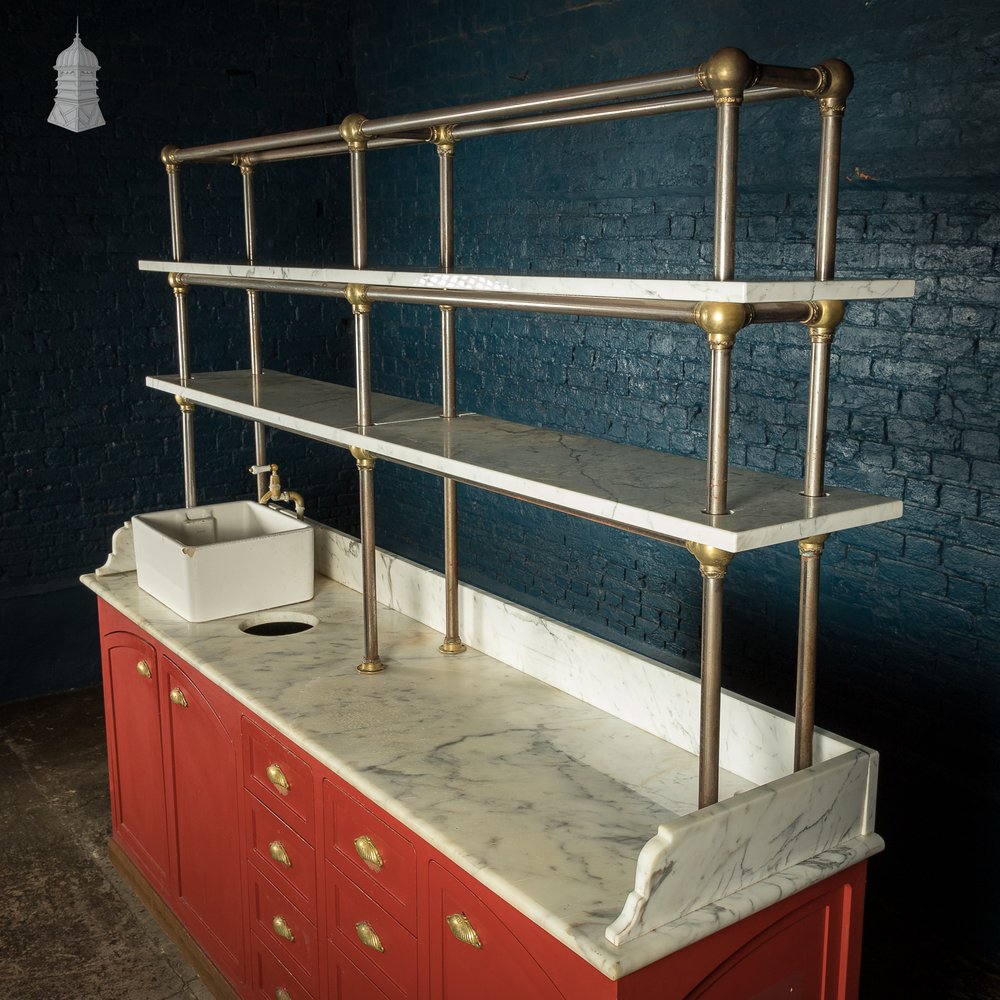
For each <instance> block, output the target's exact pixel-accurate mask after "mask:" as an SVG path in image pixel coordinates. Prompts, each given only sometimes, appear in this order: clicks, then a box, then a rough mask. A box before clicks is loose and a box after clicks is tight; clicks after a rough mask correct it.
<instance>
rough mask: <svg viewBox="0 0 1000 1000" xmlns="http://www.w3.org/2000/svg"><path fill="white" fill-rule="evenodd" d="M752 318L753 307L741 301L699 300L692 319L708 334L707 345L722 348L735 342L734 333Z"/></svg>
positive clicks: (715, 348)
mask: <svg viewBox="0 0 1000 1000" xmlns="http://www.w3.org/2000/svg"><path fill="white" fill-rule="evenodd" d="M752 319H753V309H752V308H751V307H750V306H748V305H746V304H745V303H743V302H699V303H698V305H696V306H695V308H694V321H695V322H696V323H697V324H698V326H700V327H701V328H702V329H703V330H704V331H705V333H706V334H707V335H708V346H709V347H711V348H712V349H713V350H724V349H725V348H727V347H732V346H733V344H735V343H736V334H737V333H738V332H739V331H740V330H742V329H743V327H745V326H746V325H747V324H748V323H750V322H751V320H752Z"/></svg>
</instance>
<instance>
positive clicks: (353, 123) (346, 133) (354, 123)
mask: <svg viewBox="0 0 1000 1000" xmlns="http://www.w3.org/2000/svg"><path fill="white" fill-rule="evenodd" d="M366 121H368V119H367V118H365V116H364V115H362V114H359V113H358V112H355V113H354V114H351V115H348V116H347V117H346V118H345V119H344V120H343V121H342V122H341V123H340V138H341V139H343V140H344V142H346V143H347V147H348V149H353V150H359V149H365V148H366V147H367V145H368V137H367V136H366V135H365V134H364V132H362V129H363V128H364V124H365V122H366Z"/></svg>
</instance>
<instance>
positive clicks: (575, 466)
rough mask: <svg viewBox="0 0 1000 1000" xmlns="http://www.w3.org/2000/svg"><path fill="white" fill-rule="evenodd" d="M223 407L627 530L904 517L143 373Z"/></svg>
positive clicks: (430, 418) (720, 536) (347, 402)
mask: <svg viewBox="0 0 1000 1000" xmlns="http://www.w3.org/2000/svg"><path fill="white" fill-rule="evenodd" d="M146 384H147V385H148V386H150V387H151V388H153V389H159V390H160V391H162V392H168V393H170V394H171V395H178V394H181V395H183V396H185V397H186V398H187V399H189V400H190V401H191V402H193V403H196V404H200V405H202V406H206V407H208V408H210V409H213V410H218V411H220V412H222V413H229V414H232V415H234V416H238V417H243V418H245V419H247V420H257V421H260V422H262V423H265V424H267V425H269V426H271V427H278V428H281V429H283V430H288V431H292V432H293V433H296V434H301V435H304V436H306V437H310V438H314V439H315V440H317V441H323V442H326V443H328V444H333V445H338V446H340V447H343V448H350V447H359V448H364V449H366V450H367V451H369V452H371V453H372V454H374V455H375V456H376V457H379V458H385V459H388V460H390V461H393V462H398V463H400V464H402V465H408V466H412V467H413V468H416V469H421V470H423V471H426V472H431V473H434V474H436V475H440V476H447V477H449V478H451V479H456V480H458V481H460V482H465V483H470V484H471V485H474V486H478V487H481V488H483V489H487V490H492V491H495V492H498V493H503V494H506V495H508V496H513V497H516V498H519V499H522V500H527V501H529V502H532V503H537V504H542V505H543V506H547V507H553V508H556V509H558V510H565V511H568V512H570V513H573V514H578V515H582V516H584V517H589V518H594V519H597V520H600V521H604V522H606V523H608V524H612V525H616V526H618V527H622V528H625V529H627V530H631V531H639V532H642V533H646V534H652V535H654V536H659V537H663V538H668V539H681V540H684V541H693V542H701V543H703V544H705V545H712V546H715V547H717V548H720V549H724V550H726V551H727V552H742V551H745V550H748V549H754V548H760V547H762V546H765V545H776V544H779V543H781V542H790V541H797V540H798V539H800V538H808V537H810V536H812V535H821V534H828V533H830V532H834V531H842V530H844V529H846V528H856V527H860V526H862V525H866V524H873V523H876V522H879V521H887V520H891V519H892V518H896V517H900V516H901V515H902V512H903V507H902V503H901V502H900V501H898V500H892V499H889V498H886V497H878V496H870V495H868V494H864V493H857V492H855V491H854V490H846V489H836V488H831V489H830V490H829V493H828V495H827V496H825V497H822V498H818V499H816V498H808V497H803V496H802V495H801V493H800V490H801V483H800V482H799V481H798V480H793V479H787V478H785V477H782V476H775V475H769V474H767V473H762V472H755V471H752V470H750V469H741V468H734V467H730V469H729V506H730V507H731V508H732V511H733V512H732V513H731V514H728V515H722V516H720V515H709V514H705V513H703V512H702V507H703V504H704V497H705V463H704V462H703V461H699V460H698V459H694V458H686V457H683V456H678V455H670V454H666V453H664V452H658V451H650V450H648V449H644V448H635V447H632V446H629V445H622V444H617V443H615V442H613V441H606V440H602V439H600V438H590V437H582V436H579V435H573V434H563V433H560V432H558V431H553V430H547V429H545V428H539V427H530V426H527V425H524V424H517V423H512V422H510V421H505V420H496V419H493V418H491V417H484V416H480V415H477V414H463V415H462V416H460V417H457V418H455V419H453V420H443V419H441V418H440V416H439V412H440V411H439V409H438V408H437V407H436V406H432V405H429V404H426V403H415V402H412V401H410V400H405V399H398V398H396V397H393V396H384V395H378V394H374V395H373V397H372V412H373V414H374V419H375V425H374V426H372V427H365V428H360V427H358V426H357V416H356V404H355V394H354V390H353V389H351V388H348V387H345V386H339V385H333V384H331V383H326V382H318V381H316V380H314V379H307V378H302V377H299V376H294V375H284V374H281V373H277V372H265V373H264V374H262V375H260V376H257V377H254V376H252V375H251V374H250V373H248V372H246V371H235V372H207V373H201V374H197V375H193V376H192V377H191V379H190V380H189V381H188V383H187V384H186V385H182V384H181V382H180V380H179V379H178V378H176V377H168V376H160V377H149V378H147V379H146Z"/></svg>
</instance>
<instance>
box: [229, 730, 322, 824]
mask: <svg viewBox="0 0 1000 1000" xmlns="http://www.w3.org/2000/svg"><path fill="white" fill-rule="evenodd" d="M243 781H244V784H245V785H246V787H247V788H248V789H249V790H250V791H251V792H253V793H254V795H256V796H257V798H258V799H260V800H261V802H264V803H266V804H267V806H268V808H269V809H271V810H272V811H274V812H275V813H277V814H278V815H279V816H280V817H281V818H282V819H283V820H284V821H285V822H286V823H288V824H289V826H291V827H292V828H293V829H294V830H296V831H297V832H298V833H300V834H301V835H302V836H303V837H305V838H306V840H308V841H309V842H310V843H312V842H313V840H314V827H315V822H314V815H315V797H314V791H313V778H312V768H310V766H309V765H308V764H307V763H306V762H305V761H304V760H302V758H301V757H299V756H297V755H296V754H295V753H294V752H293V751H292V750H289V749H288V747H286V746H285V745H284V744H283V743H280V742H278V740H276V739H274V737H272V736H269V735H268V734H267V733H265V732H264V731H263V730H262V729H258V728H257V726H255V725H254V724H253V723H252V722H251V721H250V720H249V719H248V718H246V716H244V717H243Z"/></svg>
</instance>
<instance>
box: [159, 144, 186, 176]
mask: <svg viewBox="0 0 1000 1000" xmlns="http://www.w3.org/2000/svg"><path fill="white" fill-rule="evenodd" d="M177 150H178V147H177V146H164V147H163V149H161V150H160V161H161V162H162V163H163V165H164V166H165V167H166V168H167V173H168V174H173V173H176V172H177V171H178V170H179V169H180V166H181V165H180V164H179V163H178V162H177V161H176V160H175V159H174V154H175V153H176V152H177Z"/></svg>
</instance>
